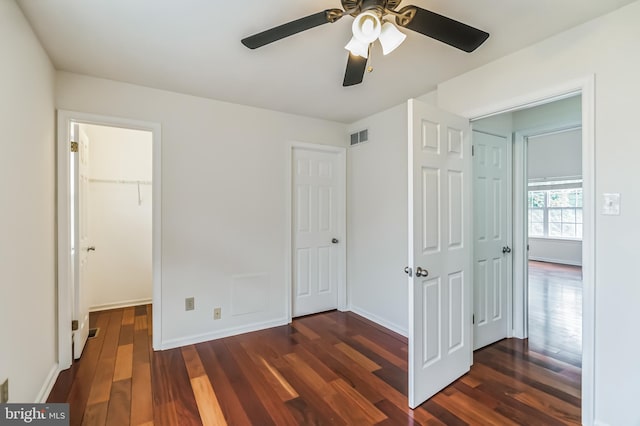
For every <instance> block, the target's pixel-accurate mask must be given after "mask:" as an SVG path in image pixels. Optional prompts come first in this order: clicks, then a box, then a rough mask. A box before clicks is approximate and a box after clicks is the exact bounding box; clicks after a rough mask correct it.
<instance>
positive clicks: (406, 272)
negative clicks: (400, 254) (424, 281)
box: [404, 266, 413, 277]
mask: <svg viewBox="0 0 640 426" xmlns="http://www.w3.org/2000/svg"><path fill="white" fill-rule="evenodd" d="M404 273H405V274H407V275H409V276H410V277H412V276H413V271H412V270H411V268H409V267H408V266H405V267H404Z"/></svg>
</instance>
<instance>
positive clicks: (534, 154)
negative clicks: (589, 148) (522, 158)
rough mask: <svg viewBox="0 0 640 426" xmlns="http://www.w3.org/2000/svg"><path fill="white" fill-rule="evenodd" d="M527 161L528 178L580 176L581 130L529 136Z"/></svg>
mask: <svg viewBox="0 0 640 426" xmlns="http://www.w3.org/2000/svg"><path fill="white" fill-rule="evenodd" d="M527 163H528V164H527V174H528V177H529V179H550V178H551V179H553V178H567V177H569V178H571V177H573V178H575V177H576V176H582V130H580V129H576V130H571V131H566V132H561V133H553V134H548V135H540V136H537V137H530V138H529V141H528V144H527Z"/></svg>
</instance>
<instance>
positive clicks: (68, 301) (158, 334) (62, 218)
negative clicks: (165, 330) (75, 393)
mask: <svg viewBox="0 0 640 426" xmlns="http://www.w3.org/2000/svg"><path fill="white" fill-rule="evenodd" d="M57 115H58V117H57V120H58V126H57V128H58V135H57V222H58V223H57V255H58V268H57V270H58V276H57V285H58V294H57V305H58V306H57V307H58V329H57V335H58V336H57V337H58V367H59V369H60V370H64V369H67V368H69V367H70V366H71V364H72V359H73V353H72V351H71V342H72V339H73V334H72V331H71V321H72V318H73V313H74V287H73V270H72V263H73V262H72V259H71V246H72V242H71V239H70V238H71V211H70V207H71V193H70V187H71V184H70V182H71V181H70V179H71V175H70V168H71V167H70V157H71V156H70V155H69V140H70V123H72V122H76V123H87V124H98V125H106V126H115V127H124V128H130V129H136V130H146V131H150V132H152V133H153V179H152V180H153V201H152V205H153V208H152V210H153V213H152V215H153V225H152V227H153V231H152V232H153V243H152V246H153V248H152V251H153V255H152V257H153V349H154V350H162V349H165V344H164V341H163V337H162V262H161V253H162V228H161V224H162V209H161V207H162V126H161V125H160V124H159V123H152V122H144V121H138V120H129V119H125V118H120V117H109V116H103V115H95V114H88V113H83V112H78V111H66V110H58V111H57Z"/></svg>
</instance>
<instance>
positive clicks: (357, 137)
mask: <svg viewBox="0 0 640 426" xmlns="http://www.w3.org/2000/svg"><path fill="white" fill-rule="evenodd" d="M368 140H369V130H368V129H364V130H360V131H359V132H356V133H352V134H351V146H354V145H358V144H359V143H364V142H367V141H368Z"/></svg>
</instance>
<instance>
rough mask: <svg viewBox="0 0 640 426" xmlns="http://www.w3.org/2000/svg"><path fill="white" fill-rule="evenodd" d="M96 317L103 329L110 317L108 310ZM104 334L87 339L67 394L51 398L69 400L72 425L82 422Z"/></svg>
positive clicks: (97, 322)
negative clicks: (59, 397)
mask: <svg viewBox="0 0 640 426" xmlns="http://www.w3.org/2000/svg"><path fill="white" fill-rule="evenodd" d="M94 316H95V317H97V319H96V326H98V327H100V328H101V329H102V330H105V329H106V328H107V326H108V325H109V319H110V318H111V315H110V312H101V313H97V314H95V315H94ZM104 338H105V334H104V333H100V334H98V336H96V338H94V339H91V340H89V341H87V346H86V347H85V349H84V351H83V352H82V358H81V359H80V360H79V361H74V362H76V363H77V369H78V371H77V375H76V377H75V378H74V380H73V384H72V385H71V387H70V389H69V394H68V396H67V398H66V399H64V400H53V401H51V402H69V421H70V424H71V425H72V426H77V425H80V424H82V417H83V416H84V413H85V411H86V410H85V409H86V406H87V401H88V400H89V395H90V394H91V391H92V387H93V379H94V377H95V374H96V366H97V364H98V360H99V359H100V353H101V351H102V348H103V346H104Z"/></svg>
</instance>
